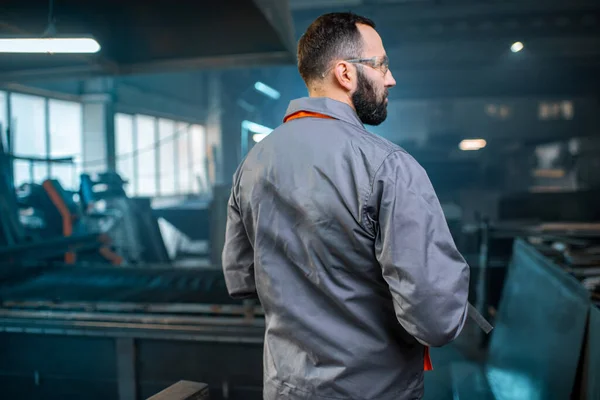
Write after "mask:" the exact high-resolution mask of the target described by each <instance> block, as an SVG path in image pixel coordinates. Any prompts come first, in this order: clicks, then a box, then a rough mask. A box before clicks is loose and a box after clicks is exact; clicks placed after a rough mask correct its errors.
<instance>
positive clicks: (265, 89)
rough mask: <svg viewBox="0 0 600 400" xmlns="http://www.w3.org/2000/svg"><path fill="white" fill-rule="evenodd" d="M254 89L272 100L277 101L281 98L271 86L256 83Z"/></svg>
mask: <svg viewBox="0 0 600 400" xmlns="http://www.w3.org/2000/svg"><path fill="white" fill-rule="evenodd" d="M254 89H256V90H258V91H259V92H261V93H262V94H264V95H265V96H267V97H270V98H272V99H273V100H277V99H279V97H280V96H281V94H279V92H278V91H277V90H275V89H273V88H272V87H271V86H268V85H265V84H264V83H262V82H256V83H255V84H254Z"/></svg>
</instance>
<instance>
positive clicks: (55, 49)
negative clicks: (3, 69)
mask: <svg viewBox="0 0 600 400" xmlns="http://www.w3.org/2000/svg"><path fill="white" fill-rule="evenodd" d="M56 32H57V31H56V25H55V19H54V0H49V7H48V26H47V27H46V31H45V32H44V33H43V34H42V35H40V36H32V35H18V36H16V35H11V36H6V35H1V36H0V53H38V54H39V53H41V54H59V53H79V54H81V53H97V52H98V51H100V45H99V44H98V42H97V41H96V40H95V39H94V38H93V37H91V36H90V35H69V36H63V35H57V34H56Z"/></svg>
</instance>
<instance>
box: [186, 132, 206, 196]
mask: <svg viewBox="0 0 600 400" xmlns="http://www.w3.org/2000/svg"><path fill="white" fill-rule="evenodd" d="M190 146H191V148H192V151H191V153H190V156H191V157H192V159H191V160H190V164H192V191H193V192H204V191H207V190H209V185H208V179H207V171H206V136H205V132H204V127H202V126H200V125H192V126H191V128H190Z"/></svg>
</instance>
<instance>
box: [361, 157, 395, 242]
mask: <svg viewBox="0 0 600 400" xmlns="http://www.w3.org/2000/svg"><path fill="white" fill-rule="evenodd" d="M397 152H402V150H392V151H390V152H389V153H387V154H386V155H385V157H383V160H382V161H381V163H380V164H379V166H378V167H377V168H376V169H375V173H374V174H373V178H371V182H369V190H368V191H367V194H366V196H365V204H364V205H363V218H364V220H365V222H366V223H367V224H368V226H369V228H370V230H371V233H372V234H373V236H375V235H376V234H377V232H375V226H374V225H373V223H372V222H371V221H370V220H369V218H368V217H367V215H368V212H367V207H368V204H369V200H370V199H371V196H372V195H373V186H374V185H375V180H376V179H377V175H378V174H379V171H380V170H381V168H382V167H383V164H384V163H385V162H386V160H387V159H388V158H389V157H390V156H391V155H392V154H395V153H397Z"/></svg>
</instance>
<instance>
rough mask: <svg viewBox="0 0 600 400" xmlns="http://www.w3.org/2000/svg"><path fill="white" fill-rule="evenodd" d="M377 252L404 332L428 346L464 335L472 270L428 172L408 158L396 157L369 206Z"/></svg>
mask: <svg viewBox="0 0 600 400" xmlns="http://www.w3.org/2000/svg"><path fill="white" fill-rule="evenodd" d="M369 209H370V210H372V211H373V212H372V213H370V214H371V215H369V217H370V219H371V222H372V226H373V230H374V234H375V252H376V256H377V259H378V261H379V263H380V265H381V268H382V272H383V278H384V279H385V281H386V282H387V284H388V286H389V289H390V292H391V295H392V298H393V302H394V309H395V312H396V318H397V319H398V321H399V322H400V324H401V325H402V326H403V328H404V329H405V330H406V331H407V332H408V333H409V334H410V335H412V336H413V337H414V338H415V339H417V340H418V341H419V342H420V343H421V344H423V345H425V346H434V347H436V346H438V347H439V346H443V345H445V344H447V343H449V342H451V341H452V340H454V339H455V338H456V337H457V336H458V335H459V334H460V332H461V331H462V328H463V326H464V323H465V320H466V317H467V305H468V291H469V267H468V265H467V263H466V262H465V260H464V258H463V257H462V256H461V254H460V253H459V252H458V250H457V249H456V246H455V244H454V241H453V239H452V236H451V235H450V231H449V229H448V225H447V223H446V220H445V217H444V214H443V211H442V209H441V206H440V204H439V201H438V198H437V196H436V194H435V192H434V189H433V187H432V185H431V182H430V181H429V178H428V176H427V174H426V173H425V170H424V169H423V168H422V167H421V166H420V165H419V164H418V163H417V162H416V161H415V160H414V159H413V158H412V157H411V156H409V155H408V154H406V153H404V152H403V151H396V152H394V153H392V154H390V155H389V156H388V157H387V158H386V159H385V160H384V162H383V164H382V165H381V167H380V168H379V170H378V171H377V173H376V176H375V179H374V181H373V189H372V193H371V197H370V202H369Z"/></svg>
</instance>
